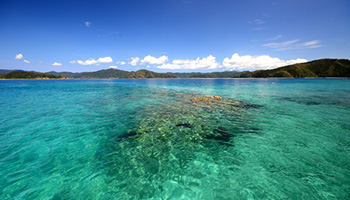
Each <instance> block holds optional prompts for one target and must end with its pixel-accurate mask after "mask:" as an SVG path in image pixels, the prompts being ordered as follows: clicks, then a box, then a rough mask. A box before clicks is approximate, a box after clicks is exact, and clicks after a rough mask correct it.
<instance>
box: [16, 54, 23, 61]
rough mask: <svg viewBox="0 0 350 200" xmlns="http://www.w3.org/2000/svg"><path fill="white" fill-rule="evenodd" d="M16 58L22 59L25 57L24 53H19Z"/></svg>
mask: <svg viewBox="0 0 350 200" xmlns="http://www.w3.org/2000/svg"><path fill="white" fill-rule="evenodd" d="M15 59H17V60H22V59H23V55H22V54H21V53H20V54H17V55H16V57H15Z"/></svg>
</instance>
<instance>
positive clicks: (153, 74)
mask: <svg viewBox="0 0 350 200" xmlns="http://www.w3.org/2000/svg"><path fill="white" fill-rule="evenodd" d="M122 78H177V77H176V76H174V75H170V74H165V73H157V72H152V71H148V70H145V69H141V70H138V71H136V72H129V73H127V74H125V75H124V76H123V77H122Z"/></svg>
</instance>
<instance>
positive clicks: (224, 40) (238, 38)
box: [0, 0, 350, 72]
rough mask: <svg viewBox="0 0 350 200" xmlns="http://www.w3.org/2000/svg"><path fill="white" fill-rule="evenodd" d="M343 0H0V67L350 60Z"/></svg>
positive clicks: (175, 67)
mask: <svg viewBox="0 0 350 200" xmlns="http://www.w3.org/2000/svg"><path fill="white" fill-rule="evenodd" d="M349 8H350V1H349V0H127V1H126V0H121V1H118V0H114V1H112V0H111V1H105V0H99V1H89V0H84V1H78V0H43V1H40V0H26V1H22V0H16V1H13V0H0V69H22V70H34V71H40V72H48V71H59V72H60V71H71V72H83V71H96V70H101V69H109V68H116V69H121V70H127V71H135V70H139V69H148V70H152V71H156V72H213V71H229V70H238V71H245V70H250V71H252V70H257V69H272V68H276V67H280V66H284V65H289V64H294V63H301V62H307V61H311V60H316V59H321V58H343V59H350V23H349V21H350V12H349V11H348V10H349Z"/></svg>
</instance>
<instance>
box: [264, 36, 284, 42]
mask: <svg viewBox="0 0 350 200" xmlns="http://www.w3.org/2000/svg"><path fill="white" fill-rule="evenodd" d="M281 38H282V35H276V36H275V37H272V38H269V39H267V40H266V41H271V40H279V39H281Z"/></svg>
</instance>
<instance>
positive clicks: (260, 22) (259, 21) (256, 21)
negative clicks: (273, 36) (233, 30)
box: [255, 19, 266, 24]
mask: <svg viewBox="0 0 350 200" xmlns="http://www.w3.org/2000/svg"><path fill="white" fill-rule="evenodd" d="M255 23H256V24H265V23H266V22H265V21H263V20H261V19H256V20H255Z"/></svg>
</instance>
